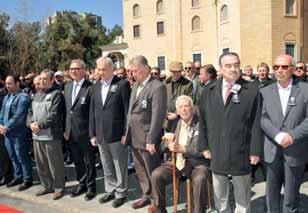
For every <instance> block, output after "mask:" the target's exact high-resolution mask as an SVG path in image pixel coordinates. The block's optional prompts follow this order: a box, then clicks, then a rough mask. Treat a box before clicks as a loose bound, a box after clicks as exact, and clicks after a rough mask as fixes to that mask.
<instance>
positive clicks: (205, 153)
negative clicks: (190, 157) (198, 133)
mask: <svg viewBox="0 0 308 213" xmlns="http://www.w3.org/2000/svg"><path fill="white" fill-rule="evenodd" d="M202 154H203V156H204V157H205V158H206V159H212V155H211V152H210V150H205V151H203V152H202Z"/></svg>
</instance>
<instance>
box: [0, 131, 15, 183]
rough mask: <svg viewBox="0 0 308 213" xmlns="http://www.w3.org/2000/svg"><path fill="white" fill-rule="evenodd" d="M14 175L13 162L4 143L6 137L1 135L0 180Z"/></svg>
mask: <svg viewBox="0 0 308 213" xmlns="http://www.w3.org/2000/svg"><path fill="white" fill-rule="evenodd" d="M13 177H14V174H13V167H12V162H11V160H10V157H9V154H8V152H7V150H6V148H5V145H4V137H3V135H0V180H1V179H5V180H7V179H12V178H13Z"/></svg>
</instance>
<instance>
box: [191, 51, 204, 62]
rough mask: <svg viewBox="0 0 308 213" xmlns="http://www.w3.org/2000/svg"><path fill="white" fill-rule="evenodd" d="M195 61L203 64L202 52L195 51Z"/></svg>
mask: <svg viewBox="0 0 308 213" xmlns="http://www.w3.org/2000/svg"><path fill="white" fill-rule="evenodd" d="M192 56H193V62H194V63H195V62H196V61H199V62H200V63H201V64H202V55H201V53H194V54H193V55H192Z"/></svg>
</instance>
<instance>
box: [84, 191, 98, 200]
mask: <svg viewBox="0 0 308 213" xmlns="http://www.w3.org/2000/svg"><path fill="white" fill-rule="evenodd" d="M95 196H96V192H94V191H87V193H86V195H85V196H84V200H85V201H90V200H92V199H93V198H95Z"/></svg>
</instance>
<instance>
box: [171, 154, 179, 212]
mask: <svg viewBox="0 0 308 213" xmlns="http://www.w3.org/2000/svg"><path fill="white" fill-rule="evenodd" d="M172 186H173V211H174V213H177V205H178V184H177V177H176V152H172Z"/></svg>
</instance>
